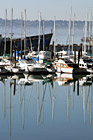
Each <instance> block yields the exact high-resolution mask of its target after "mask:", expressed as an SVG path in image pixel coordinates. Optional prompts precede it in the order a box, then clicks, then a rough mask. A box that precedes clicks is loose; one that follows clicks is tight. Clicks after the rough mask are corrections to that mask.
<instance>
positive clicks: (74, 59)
mask: <svg viewBox="0 0 93 140" xmlns="http://www.w3.org/2000/svg"><path fill="white" fill-rule="evenodd" d="M74 62H75V63H76V49H75V48H74Z"/></svg>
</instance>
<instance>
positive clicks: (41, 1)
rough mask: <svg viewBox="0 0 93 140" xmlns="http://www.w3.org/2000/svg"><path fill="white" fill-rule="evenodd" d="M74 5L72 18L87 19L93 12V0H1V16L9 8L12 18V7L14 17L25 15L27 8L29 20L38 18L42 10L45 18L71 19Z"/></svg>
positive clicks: (8, 11) (8, 12) (0, 16)
mask: <svg viewBox="0 0 93 140" xmlns="http://www.w3.org/2000/svg"><path fill="white" fill-rule="evenodd" d="M71 7H72V18H73V17H74V16H73V15H74V14H75V15H76V20H85V17H86V15H87V14H89V10H90V9H91V11H92V12H93V0H0V18H5V9H7V14H8V19H11V8H13V18H14V19H20V18H21V12H22V13H23V15H24V9H26V15H27V20H37V19H38V16H39V13H40V12H41V15H42V18H43V19H45V20H53V19H54V16H55V17H56V20H69V17H70V9H71Z"/></svg>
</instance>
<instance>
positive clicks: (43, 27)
mask: <svg viewBox="0 0 93 140" xmlns="http://www.w3.org/2000/svg"><path fill="white" fill-rule="evenodd" d="M44 48H45V21H44V20H43V51H44Z"/></svg>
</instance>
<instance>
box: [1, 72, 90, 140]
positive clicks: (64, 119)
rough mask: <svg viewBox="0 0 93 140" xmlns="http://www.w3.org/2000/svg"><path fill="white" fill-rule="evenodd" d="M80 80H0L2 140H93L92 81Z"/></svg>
mask: <svg viewBox="0 0 93 140" xmlns="http://www.w3.org/2000/svg"><path fill="white" fill-rule="evenodd" d="M27 77H28V78H27ZM78 77H79V75H78V76H77V77H76V76H75V78H74V79H73V76H72V75H66V74H62V75H61V78H60V77H56V76H53V75H47V76H44V75H43V76H42V75H39V76H36V75H30V76H20V77H18V76H0V78H1V80H0V91H1V92H0V139H2V140H6V139H7V140H10V139H13V140H16V139H17V140H20V139H22V140H25V139H28V140H30V139H33V140H37V139H40V140H47V139H53V140H56V139H59V140H61V139H64V140H68V139H69V140H78V139H79V140H82V139H84V140H88V139H89V140H92V139H93V118H92V115H93V111H92V107H93V101H92V100H93V77H91V76H87V77H86V76H84V77H82V76H80V78H78ZM27 81H28V83H27Z"/></svg>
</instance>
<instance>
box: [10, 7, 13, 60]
mask: <svg viewBox="0 0 93 140" xmlns="http://www.w3.org/2000/svg"><path fill="white" fill-rule="evenodd" d="M12 26H13V8H12V9H11V42H10V59H11V60H12V37H13V32H12Z"/></svg>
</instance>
